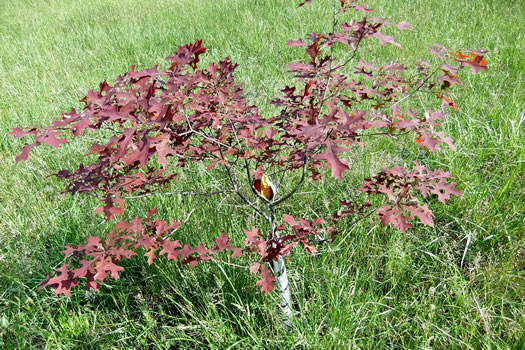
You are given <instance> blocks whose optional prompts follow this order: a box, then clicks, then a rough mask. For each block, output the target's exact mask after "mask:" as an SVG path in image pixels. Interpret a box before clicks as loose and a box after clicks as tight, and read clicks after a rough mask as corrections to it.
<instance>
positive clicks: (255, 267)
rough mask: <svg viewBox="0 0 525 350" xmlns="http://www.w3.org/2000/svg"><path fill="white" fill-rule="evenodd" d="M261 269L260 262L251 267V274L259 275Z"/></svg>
mask: <svg viewBox="0 0 525 350" xmlns="http://www.w3.org/2000/svg"><path fill="white" fill-rule="evenodd" d="M260 268H261V264H260V263H258V262H254V263H253V265H252V266H251V267H250V272H251V273H257V272H259V269H260Z"/></svg>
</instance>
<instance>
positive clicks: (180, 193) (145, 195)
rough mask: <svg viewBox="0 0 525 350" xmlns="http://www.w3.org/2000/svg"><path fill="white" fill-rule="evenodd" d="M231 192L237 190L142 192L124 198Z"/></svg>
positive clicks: (205, 195)
mask: <svg viewBox="0 0 525 350" xmlns="http://www.w3.org/2000/svg"><path fill="white" fill-rule="evenodd" d="M231 192H235V190H220V191H214V192H193V191H178V192H151V193H145V194H141V195H138V196H129V197H124V199H133V198H142V197H150V196H176V195H187V196H204V197H211V196H215V195H218V194H223V193H231Z"/></svg>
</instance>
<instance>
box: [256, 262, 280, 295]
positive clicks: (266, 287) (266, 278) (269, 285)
mask: <svg viewBox="0 0 525 350" xmlns="http://www.w3.org/2000/svg"><path fill="white" fill-rule="evenodd" d="M259 275H260V276H261V277H262V280H259V281H257V283H255V284H256V285H257V286H260V287H261V291H263V292H264V293H266V294H268V293H270V291H271V290H272V289H274V288H275V287H274V284H275V281H277V280H276V279H275V277H274V276H273V274H272V273H271V272H270V271H269V270H268V269H267V268H266V266H263V267H262V269H261V271H260V272H259Z"/></svg>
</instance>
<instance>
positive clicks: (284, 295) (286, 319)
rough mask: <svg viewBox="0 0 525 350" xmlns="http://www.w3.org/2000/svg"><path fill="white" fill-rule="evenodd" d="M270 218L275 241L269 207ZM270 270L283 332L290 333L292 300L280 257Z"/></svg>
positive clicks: (272, 218) (274, 236)
mask: <svg viewBox="0 0 525 350" xmlns="http://www.w3.org/2000/svg"><path fill="white" fill-rule="evenodd" d="M269 209H270V217H269V220H268V221H269V223H270V227H271V230H272V238H273V239H277V238H278V236H277V234H276V232H275V212H274V209H273V207H271V206H270V208H269ZM271 268H272V270H273V275H274V276H275V279H276V280H277V281H276V282H277V292H278V293H279V300H280V302H279V307H280V308H281V319H282V321H283V327H284V329H285V331H287V332H290V331H291V330H292V316H293V313H292V299H291V296H290V284H289V282H288V273H287V272H286V264H285V262H284V259H283V257H282V256H280V257H279V258H278V259H277V261H275V260H274V261H272V262H271Z"/></svg>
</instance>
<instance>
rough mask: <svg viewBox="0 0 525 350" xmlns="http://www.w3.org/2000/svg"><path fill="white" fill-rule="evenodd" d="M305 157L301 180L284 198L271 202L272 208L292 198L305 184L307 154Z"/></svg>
mask: <svg viewBox="0 0 525 350" xmlns="http://www.w3.org/2000/svg"><path fill="white" fill-rule="evenodd" d="M303 157H304V158H303V173H302V174H301V180H299V182H298V183H297V185H295V187H294V189H293V190H291V191H290V192H288V194H287V195H286V196H284V197H283V198H281V199H279V200H278V201H276V202H272V203H270V204H269V205H270V208H273V207H276V206H278V205H279V204H281V203H282V202H284V201H285V200H287V199H288V198H290V197H291V196H292V195H293V194H294V193H295V192H297V190H298V189H299V187H301V185H302V184H303V182H304V179H305V175H306V164H307V163H308V158H307V157H306V154H305V155H304V156H303Z"/></svg>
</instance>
